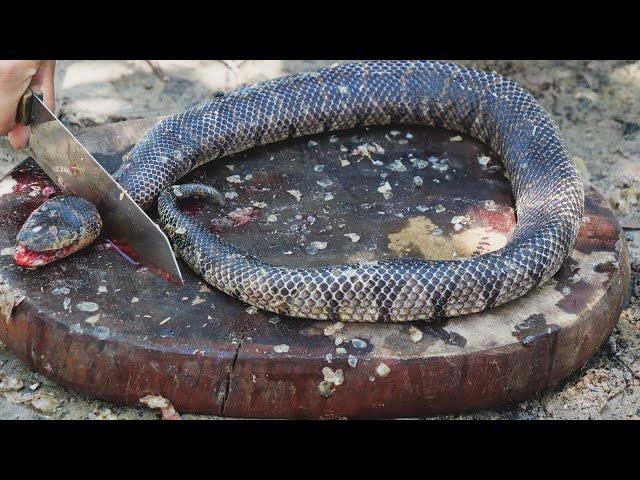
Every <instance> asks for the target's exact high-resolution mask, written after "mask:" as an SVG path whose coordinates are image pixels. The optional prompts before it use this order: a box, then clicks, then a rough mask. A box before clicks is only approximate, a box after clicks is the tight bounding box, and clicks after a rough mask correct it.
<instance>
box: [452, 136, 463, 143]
mask: <svg viewBox="0 0 640 480" xmlns="http://www.w3.org/2000/svg"><path fill="white" fill-rule="evenodd" d="M449 141H450V142H461V141H462V137H461V136H460V135H456V136H455V137H451V138H450V139H449Z"/></svg>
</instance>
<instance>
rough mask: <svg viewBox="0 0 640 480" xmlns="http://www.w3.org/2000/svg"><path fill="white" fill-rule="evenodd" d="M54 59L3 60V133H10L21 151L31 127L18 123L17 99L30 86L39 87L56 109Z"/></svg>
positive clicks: (0, 84)
mask: <svg viewBox="0 0 640 480" xmlns="http://www.w3.org/2000/svg"><path fill="white" fill-rule="evenodd" d="M55 68H56V62H55V60H0V135H7V134H8V136H9V143H11V145H12V146H13V148H15V149H17V150H21V149H22V148H23V147H24V146H25V145H26V144H27V141H28V140H29V133H30V132H31V130H30V128H29V126H24V125H20V124H19V123H16V112H17V109H18V102H19V101H20V98H21V97H22V95H23V94H24V92H25V91H26V90H27V87H29V86H31V87H37V88H38V89H39V90H40V91H42V93H43V95H44V99H43V101H44V103H45V105H46V106H47V107H48V108H49V110H51V111H53V110H54V108H55V105H56V97H55V93H54V73H55Z"/></svg>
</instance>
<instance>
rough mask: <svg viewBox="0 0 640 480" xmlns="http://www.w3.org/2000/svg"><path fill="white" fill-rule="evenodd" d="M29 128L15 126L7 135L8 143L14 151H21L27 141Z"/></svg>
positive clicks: (19, 125) (26, 126)
mask: <svg viewBox="0 0 640 480" xmlns="http://www.w3.org/2000/svg"><path fill="white" fill-rule="evenodd" d="M30 133H31V128H29V126H28V125H21V124H19V123H18V124H16V126H15V127H14V128H13V130H11V131H10V132H9V134H8V136H9V143H10V144H11V146H12V147H13V148H15V149H16V150H22V149H23V148H24V146H25V145H26V144H27V142H28V141H29V134H30Z"/></svg>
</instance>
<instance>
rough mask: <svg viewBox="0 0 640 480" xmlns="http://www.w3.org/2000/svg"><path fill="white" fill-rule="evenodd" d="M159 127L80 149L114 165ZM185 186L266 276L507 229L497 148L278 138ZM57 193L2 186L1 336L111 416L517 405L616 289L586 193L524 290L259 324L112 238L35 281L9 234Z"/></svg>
mask: <svg viewBox="0 0 640 480" xmlns="http://www.w3.org/2000/svg"><path fill="white" fill-rule="evenodd" d="M155 120H156V119H142V120H131V121H126V122H121V123H116V124H111V125H106V126H100V127H93V128H91V129H88V130H86V131H84V132H83V133H82V134H81V135H79V138H80V140H81V141H82V142H83V143H84V144H85V145H86V146H87V148H88V149H89V150H90V151H92V152H93V153H94V154H95V155H96V158H97V159H98V160H99V161H101V162H102V163H103V165H104V166H105V167H106V168H107V169H108V170H109V171H111V172H113V171H115V170H116V169H117V167H118V166H119V165H120V162H121V157H122V155H124V154H125V153H127V152H128V150H129V149H130V148H131V146H132V145H133V144H134V143H135V142H136V141H137V140H138V139H139V138H140V136H141V135H142V134H143V133H144V131H145V130H146V129H147V128H148V127H149V126H150V125H151V124H152V123H153V122H154V121H155ZM188 181H198V182H203V183H209V184H212V185H214V186H216V187H217V188H218V189H220V190H221V191H223V192H226V194H227V197H228V202H227V205H226V206H225V207H224V208H223V209H220V208H218V207H216V206H213V205H208V204H203V203H201V202H192V203H189V204H185V205H184V208H185V210H186V211H188V212H189V213H190V214H192V215H195V216H197V218H198V219H199V220H200V221H202V222H203V223H205V224H207V225H209V227H210V229H211V231H213V232H215V233H218V234H219V235H221V236H222V237H224V238H226V239H227V240H229V241H230V242H232V243H234V244H236V245H238V246H240V247H243V248H245V249H247V250H249V251H251V252H253V253H255V254H256V255H258V256H260V257H261V258H264V259H267V260H269V261H270V262H272V263H274V264H277V265H288V266H299V267H302V266H317V265H325V264H332V263H333V264H336V263H344V262H347V261H348V262H357V261H370V260H376V259H383V258H392V257H417V258H423V259H446V258H459V257H465V256H472V255H480V254H483V253H486V252H489V251H492V250H495V249H498V248H500V247H501V246H502V245H504V243H505V242H506V241H507V239H508V238H509V235H510V234H511V232H512V230H513V227H514V225H515V214H514V209H513V198H512V194H511V188H510V185H509V182H508V180H507V179H506V178H505V176H504V170H503V168H502V165H501V163H500V161H499V159H498V158H497V157H496V156H495V154H493V153H492V152H490V150H489V149H488V148H487V147H486V146H484V145H482V144H480V143H478V142H476V141H474V140H472V139H470V138H469V137H466V136H462V137H460V136H457V135H456V134H455V133H452V132H449V131H445V130H437V129H430V128H423V127H406V126H403V127H385V128H371V129H360V130H353V131H347V132H339V133H337V134H334V135H328V134H322V135H317V136H313V137H307V138H303V139H294V140H289V141H286V142H281V143H278V144H275V145H270V146H265V147H260V148H255V149H253V150H251V151H248V152H244V153H240V154H237V155H234V156H233V157H229V158H223V159H220V160H217V161H215V162H212V163H210V164H208V165H205V166H204V167H201V168H199V169H197V170H196V171H195V172H192V173H191V174H190V175H188V176H187V177H186V178H185V179H184V180H182V182H188ZM47 187H50V188H47ZM53 190H54V185H53V184H52V183H51V182H50V180H49V179H48V178H47V177H46V176H45V175H44V174H43V173H42V171H41V170H40V169H39V168H38V167H37V166H36V165H35V163H34V162H33V160H31V159H27V160H26V161H25V162H24V163H23V164H22V165H21V166H19V167H18V168H17V169H16V170H14V171H13V172H11V173H10V174H9V175H7V176H6V177H5V178H4V179H2V180H1V181H0V213H1V215H0V248H1V249H2V256H0V266H1V267H2V270H1V271H0V274H1V275H2V280H1V282H0V338H1V339H2V341H3V342H4V343H5V344H6V345H7V346H8V347H9V348H11V349H12V350H13V351H14V352H15V353H16V354H17V355H18V356H19V357H20V358H22V359H23V360H24V361H25V362H27V364H28V365H29V366H30V368H32V369H34V370H37V371H39V372H41V373H43V374H45V375H46V376H48V377H50V378H52V379H54V380H56V381H57V382H59V383H61V384H63V385H65V386H68V387H70V388H73V389H76V390H78V391H81V392H84V393H85V394H87V395H89V396H91V397H97V398H100V399H104V400H109V401H114V402H118V403H124V404H131V405H137V404H139V400H140V398H142V397H144V396H146V395H151V394H153V395H161V396H163V397H165V398H167V399H169V400H170V401H171V402H172V403H173V405H174V406H175V408H176V409H177V410H178V411H180V412H193V413H208V414H215V415H220V416H228V417H258V418H340V417H348V418H367V417H416V416H424V415H429V414H439V413H447V412H461V411H465V410H469V409H477V408H484V407H490V406H496V405H501V404H505V403H509V402H514V401H521V400H524V399H526V398H528V397H530V396H531V395H533V394H534V393H535V392H536V391H538V390H540V389H543V388H545V387H548V386H550V385H552V384H554V383H555V382H558V381H559V380H560V379H562V378H564V377H566V376H567V375H569V374H570V373H572V372H573V371H575V370H576V369H578V368H580V367H581V366H582V365H583V364H584V363H585V362H586V361H587V360H588V359H589V357H590V356H591V355H593V353H594V352H595V351H596V349H597V348H598V347H599V346H600V345H601V344H602V343H603V341H604V340H605V339H606V338H607V336H608V335H609V333H610V332H611V330H612V329H613V327H614V325H615V323H616V321H617V319H618V317H619V315H620V312H621V310H622V306H623V303H624V300H625V298H626V293H627V289H628V283H629V271H630V270H629V260H628V256H627V250H626V246H625V243H624V238H623V235H622V230H621V228H620V226H619V224H618V223H617V221H616V219H615V217H614V215H613V213H612V212H611V210H610V209H609V208H608V206H607V202H606V201H605V199H604V198H603V197H602V196H601V195H600V194H599V193H598V192H597V191H596V190H595V189H594V188H593V187H591V186H587V188H586V192H587V193H586V213H585V219H584V222H583V225H582V229H581V231H580V236H579V238H578V241H577V244H576V248H575V250H574V252H573V253H572V255H571V257H570V258H569V259H568V260H567V261H566V263H565V264H564V266H563V267H562V269H561V270H560V271H559V272H558V274H557V275H555V277H554V278H553V279H552V280H551V281H549V282H548V283H547V284H545V285H543V286H542V287H541V288H539V289H537V290H536V291H534V292H532V293H530V294H528V295H526V296H525V297H523V298H521V299H519V300H517V301H514V302H512V303H509V304H507V305H503V306H500V307H498V308H495V309H493V310H490V311H488V312H484V313H481V314H475V315H469V316H464V317H458V318H454V319H448V320H441V321H436V322H432V323H426V322H413V323H408V324H344V325H342V324H336V323H331V322H315V321H307V320H299V319H292V318H284V317H278V316H275V315H273V314H270V313H268V312H262V311H257V312H256V311H255V310H254V309H251V308H247V307H248V306H247V305H246V304H243V303H241V302H239V301H237V300H235V299H233V298H231V297H229V296H226V295H224V294H223V293H220V292H218V291H217V290H215V289H213V288H209V287H208V286H207V285H206V284H205V283H204V282H203V281H202V280H200V279H199V278H198V277H197V276H196V275H195V274H193V273H192V272H191V270H190V269H189V268H188V267H187V266H186V265H185V264H184V263H182V262H180V265H181V269H182V271H183V274H184V277H185V284H184V285H183V286H176V285H174V284H171V283H169V282H167V281H166V280H164V279H163V278H162V277H160V276H158V275H156V274H155V273H153V272H152V271H150V270H149V269H147V268H146V267H144V266H142V265H139V264H136V263H135V262H134V261H132V260H131V259H128V258H127V257H126V255H124V254H123V253H122V252H120V251H119V250H118V248H117V247H116V246H114V245H113V244H111V243H110V242H109V241H108V239H106V238H103V239H100V240H99V241H97V242H96V243H95V244H94V245H93V246H91V247H90V248H88V249H85V250H84V251H82V252H79V253H77V254H75V255H73V256H71V257H69V258H67V259H65V260H63V261H61V262H58V263H56V264H52V265H49V266H46V267H44V268H40V269H38V270H26V269H23V268H20V267H17V266H16V265H15V264H14V263H13V261H12V258H11V247H12V246H14V244H15V236H16V234H17V232H18V230H19V228H20V226H21V224H22V223H23V222H24V220H25V219H26V218H27V216H28V215H29V213H30V212H31V211H32V210H33V209H35V208H36V207H37V206H38V205H40V204H41V203H42V202H43V201H44V200H45V199H46V198H47V196H49V195H50V194H51V192H52V191H53ZM152 215H153V216H155V212H153V214H152ZM87 302H89V303H87Z"/></svg>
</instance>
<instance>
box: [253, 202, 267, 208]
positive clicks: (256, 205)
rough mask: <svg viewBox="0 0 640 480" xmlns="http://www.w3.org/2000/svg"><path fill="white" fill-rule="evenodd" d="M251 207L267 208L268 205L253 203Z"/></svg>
mask: <svg viewBox="0 0 640 480" xmlns="http://www.w3.org/2000/svg"><path fill="white" fill-rule="evenodd" d="M251 205H253V206H254V207H256V208H267V204H266V203H264V202H253V203H252V204H251Z"/></svg>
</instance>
